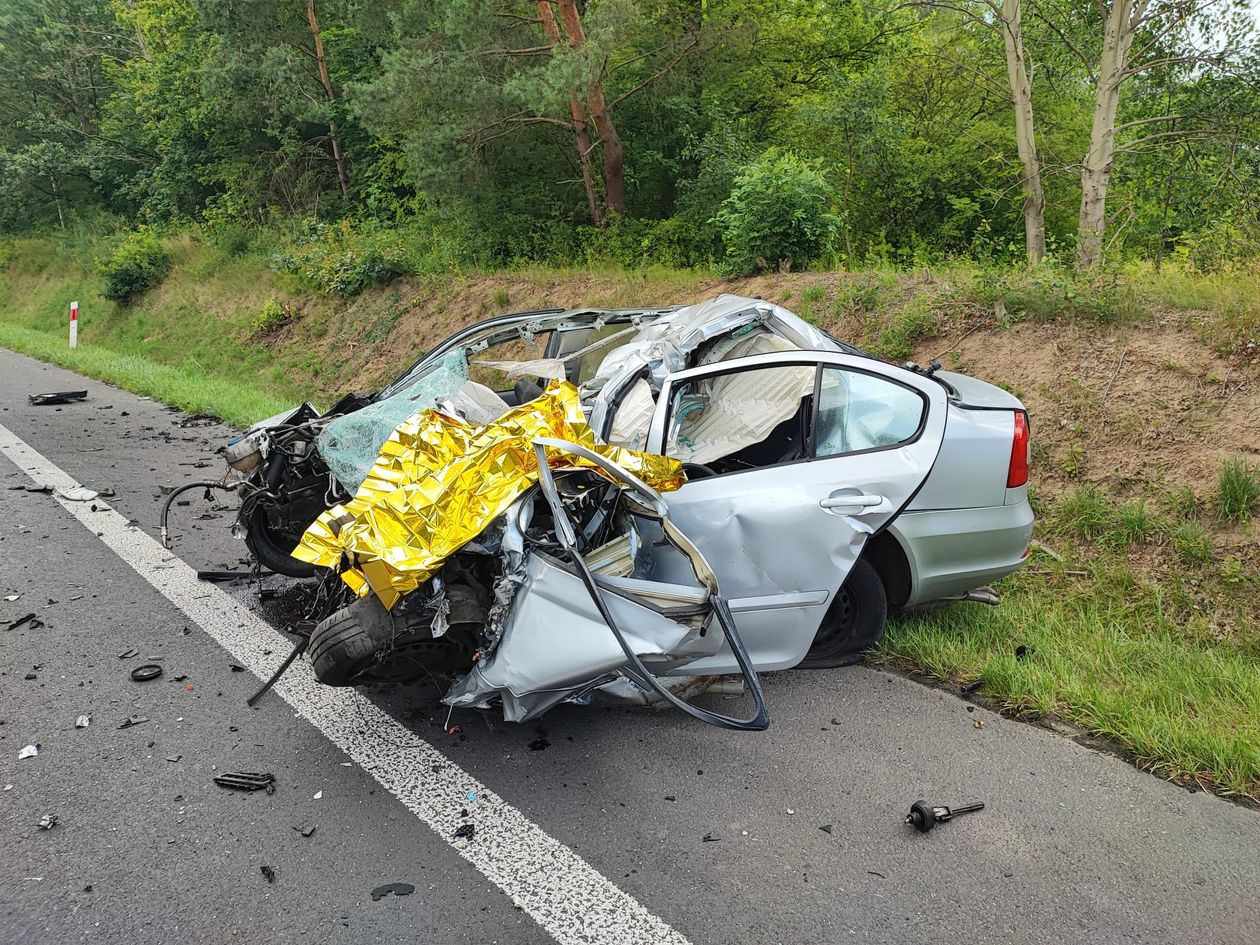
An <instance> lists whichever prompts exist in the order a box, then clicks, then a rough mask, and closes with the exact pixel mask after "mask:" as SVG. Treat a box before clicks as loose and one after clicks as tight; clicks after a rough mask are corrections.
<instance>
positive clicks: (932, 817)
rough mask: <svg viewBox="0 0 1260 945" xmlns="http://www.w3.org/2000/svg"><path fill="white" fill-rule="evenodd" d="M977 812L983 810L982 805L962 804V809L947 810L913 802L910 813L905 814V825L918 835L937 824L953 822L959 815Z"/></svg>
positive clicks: (921, 802) (922, 802)
mask: <svg viewBox="0 0 1260 945" xmlns="http://www.w3.org/2000/svg"><path fill="white" fill-rule="evenodd" d="M978 810H984V804H983V803H976V804H964V805H963V806H962V807H954V808H949V807H935V806H933V805H931V804H929V803H928V802H927V801H915V802H914V803H913V804H912V805H911V806H910V813H908V814H906V823H908V824H909V825H910V826H912V827H913V828H914V829H915V830H917V831H919V833H927V832H928V831H929V830H931V829H932V828H933V827H935V826H936V825H937V824H943V823H944V822H945V821H947V820H953V819H954V818H955V817H957V816H958V815H959V814H970V813H973V812H975V811H978Z"/></svg>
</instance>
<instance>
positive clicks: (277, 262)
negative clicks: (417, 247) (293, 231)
mask: <svg viewBox="0 0 1260 945" xmlns="http://www.w3.org/2000/svg"><path fill="white" fill-rule="evenodd" d="M272 262H273V266H274V268H276V269H279V270H280V271H282V272H291V273H294V274H295V275H297V276H298V277H299V278H300V279H301V280H302V281H303V282H305V283H306V284H307V285H309V286H310V287H311V288H313V289H314V290H315V291H316V292H320V293H322V294H324V295H339V296H343V297H346V296H351V295H358V294H359V293H360V292H362V291H363V290H364V289H366V288H368V287H370V286H374V285H379V284H381V283H382V282H388V281H389V280H390V279H393V278H395V277H396V276H400V275H402V274H404V273H406V272H408V271H409V269H410V267H409V266H408V262H407V251H406V246H405V241H404V239H403V237H402V235H401V234H400V233H398V232H396V231H394V230H391V229H388V228H386V227H383V226H381V225H380V224H377V223H370V222H369V223H362V224H358V225H356V224H354V223H351V221H349V220H342V221H341V222H340V223H337V224H334V225H332V226H329V225H327V224H324V223H319V222H317V221H310V222H308V223H307V224H306V226H305V228H304V233H303V234H302V236H301V237H300V241H299V242H298V244H297V245H296V246H295V247H293V249H292V250H291V251H290V252H288V253H280V254H277V255H276V256H275V257H273V260H272Z"/></svg>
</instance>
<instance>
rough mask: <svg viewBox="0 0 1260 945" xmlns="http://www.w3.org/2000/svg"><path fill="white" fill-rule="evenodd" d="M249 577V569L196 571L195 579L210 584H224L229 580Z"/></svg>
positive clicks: (240, 579)
mask: <svg viewBox="0 0 1260 945" xmlns="http://www.w3.org/2000/svg"><path fill="white" fill-rule="evenodd" d="M249 577H250V572H249V571H198V572H197V580H198V581H206V582H208V583H211V584H226V583H227V582H229V581H244V580H248V579H249Z"/></svg>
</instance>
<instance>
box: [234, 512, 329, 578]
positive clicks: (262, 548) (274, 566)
mask: <svg viewBox="0 0 1260 945" xmlns="http://www.w3.org/2000/svg"><path fill="white" fill-rule="evenodd" d="M245 544H246V546H247V547H248V548H249V550H250V551H251V552H252V553H253V555H254V557H255V558H257V559H258V560H259V562H261V564H262V566H263V567H264V568H268V569H270V570H272V571H275V572H276V573H277V574H285V575H288V576H289V577H295V578H307V577H310V576H311V575H313V574H314V573H315V565H313V564H311V563H310V562H309V561H302V560H300V559H298V558H295V557H293V556H292V555H291V554H289V552H288V551H285V550H284V548H283V547H282V545H283V544H287V542H282V541H280V540H278V539H277V537H276V536H275V534H274V533H273V532H272V530H271V523H270V522H269V521H268V520H267V510H266V509H264V508H263V507H262V506H261V505H258V506H255V507H254V510H253V512H251V513H250V516H249V521H247V522H246V523H245ZM290 550H292V549H290Z"/></svg>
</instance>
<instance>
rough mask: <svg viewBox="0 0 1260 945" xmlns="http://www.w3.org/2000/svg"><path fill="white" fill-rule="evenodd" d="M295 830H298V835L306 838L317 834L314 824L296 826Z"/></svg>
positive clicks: (294, 826)
mask: <svg viewBox="0 0 1260 945" xmlns="http://www.w3.org/2000/svg"><path fill="white" fill-rule="evenodd" d="M293 829H294V830H296V831H297V832H298V833H300V834H301V835H302V836H304V837H309V836H311V835H312V834H313V833H315V825H314V824H294V825H293Z"/></svg>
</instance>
